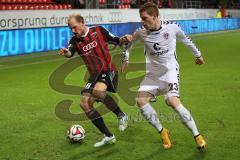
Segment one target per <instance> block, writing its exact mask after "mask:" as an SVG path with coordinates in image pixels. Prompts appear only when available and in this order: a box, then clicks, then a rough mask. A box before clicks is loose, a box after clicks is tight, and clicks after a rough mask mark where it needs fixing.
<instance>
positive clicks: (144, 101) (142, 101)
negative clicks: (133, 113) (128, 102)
mask: <svg viewBox="0 0 240 160" xmlns="http://www.w3.org/2000/svg"><path fill="white" fill-rule="evenodd" d="M136 102H137V105H138V107H142V106H144V105H145V104H147V103H148V102H149V101H148V99H147V98H139V97H138V98H136Z"/></svg>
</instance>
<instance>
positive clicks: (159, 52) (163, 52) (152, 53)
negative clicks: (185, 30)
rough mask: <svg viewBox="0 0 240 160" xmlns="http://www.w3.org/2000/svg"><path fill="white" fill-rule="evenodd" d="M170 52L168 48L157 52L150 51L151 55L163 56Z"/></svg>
mask: <svg viewBox="0 0 240 160" xmlns="http://www.w3.org/2000/svg"><path fill="white" fill-rule="evenodd" d="M166 53H168V49H167V50H161V51H157V52H150V55H154V56H162V55H164V54H166Z"/></svg>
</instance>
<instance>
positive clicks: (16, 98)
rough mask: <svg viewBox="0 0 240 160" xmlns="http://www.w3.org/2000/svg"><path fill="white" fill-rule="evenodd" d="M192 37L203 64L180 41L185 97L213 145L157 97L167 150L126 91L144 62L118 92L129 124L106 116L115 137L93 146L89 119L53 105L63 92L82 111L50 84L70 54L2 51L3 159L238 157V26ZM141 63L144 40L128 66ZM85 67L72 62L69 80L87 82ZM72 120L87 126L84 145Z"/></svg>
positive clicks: (75, 108)
mask: <svg viewBox="0 0 240 160" xmlns="http://www.w3.org/2000/svg"><path fill="white" fill-rule="evenodd" d="M192 37H193V40H194V42H195V43H196V45H197V46H198V48H199V49H200V50H201V52H202V54H203V56H204V58H205V61H206V64H205V65H203V66H197V65H195V64H194V58H193V56H192V54H191V52H190V51H189V50H188V49H187V48H186V47H185V46H184V45H183V44H181V43H178V47H177V54H178V60H179V63H180V67H181V69H180V72H181V80H180V90H181V100H182V102H183V104H184V105H185V106H186V107H187V108H188V109H189V110H190V111H191V113H192V114H193V117H194V118H195V121H196V123H197V126H198V128H199V130H200V133H201V134H203V135H204V137H205V138H206V141H207V143H208V147H207V149H206V150H205V151H204V152H199V151H198V150H197V149H196V146H195V142H194V139H193V137H192V135H191V133H190V132H189V131H188V130H187V129H186V128H185V127H184V126H183V125H182V124H181V122H180V121H179V118H178V117H177V115H176V114H175V112H174V111H173V110H172V109H171V108H169V107H168V106H167V105H166V104H165V103H164V99H163V97H162V96H159V97H158V98H157V99H158V101H157V102H156V103H152V105H153V106H154V108H155V109H156V110H157V111H158V113H159V114H160V119H161V121H162V124H163V125H164V126H165V127H166V128H168V129H169V130H170V132H171V139H172V141H173V144H174V145H173V148H172V149H170V150H164V149H163V147H162V145H161V139H160V136H159V134H158V133H157V132H156V131H155V129H154V128H153V127H152V126H150V125H149V124H148V123H147V122H146V121H144V120H143V119H142V117H141V116H140V115H139V112H138V109H137V107H136V105H132V103H133V102H134V96H135V95H134V94H135V92H134V94H133V93H131V95H130V91H129V90H131V91H136V89H137V87H138V85H139V83H135V82H131V81H130V80H131V78H137V77H138V76H143V73H144V72H143V71H144V69H143V70H138V71H137V70H136V69H134V70H135V71H136V72H131V73H130V72H129V73H128V74H126V75H123V74H121V75H120V87H119V93H121V95H120V96H117V97H118V100H119V105H120V106H121V108H122V109H123V111H124V112H126V113H127V114H128V115H129V117H130V121H129V128H128V129H127V130H126V131H125V132H119V131H118V129H117V119H116V117H115V115H114V114H112V113H108V114H105V115H104V116H103V117H104V120H105V122H106V124H107V126H108V127H109V129H110V130H111V131H112V132H113V133H114V134H115V136H116V138H117V142H116V144H114V145H109V146H106V147H102V148H94V147H93V144H94V143H95V142H96V141H98V140H100V139H101V138H102V135H101V134H100V132H99V131H98V130H97V129H96V128H95V127H94V126H93V125H92V123H91V122H89V121H84V122H80V121H64V120H62V119H60V118H58V117H57V116H56V114H55V107H56V104H57V103H58V102H60V101H62V100H65V99H70V100H73V104H72V106H71V112H72V113H73V114H77V113H82V110H81V109H80V107H79V96H77V95H68V94H63V93H59V92H57V91H55V90H53V89H52V88H51V87H50V85H49V77H50V76H51V74H52V73H53V71H54V70H56V69H57V68H58V67H59V66H60V65H62V64H64V63H65V62H66V61H68V59H66V58H63V57H61V56H59V55H57V51H51V52H46V53H39V54H29V55H21V56H14V57H3V58H0V76H1V79H0V91H1V98H0V159H1V160H78V159H79V160H91V159H106V160H120V159H129V160H133V159H139V160H150V159H151V160H152V159H153V160H155V159H156V160H170V159H171V160H203V159H204V160H213V159H217V160H223V159H224V160H235V159H239V149H238V148H239V147H240V145H239V144H240V134H239V133H240V127H239V126H240V121H239V115H240V109H239V104H240V98H239V95H240V63H239V60H240V54H239V53H240V52H239V51H240V43H239V42H240V30H236V31H230V32H220V33H213V34H200V35H194V36H192ZM118 53H119V51H118V50H116V51H114V53H113V55H114V56H116V57H115V59H114V60H115V61H116V60H118V61H120V57H119V55H118ZM137 62H144V55H143V45H142V44H137V45H136V46H135V47H134V48H133V52H132V54H131V58H130V66H129V70H131V67H132V65H133V64H134V63H137ZM116 63H119V62H116ZM118 67H119V66H118ZM142 68H144V65H143V67H142ZM83 72H85V68H83V67H82V68H77V69H75V70H74V71H73V72H71V74H70V75H69V76H68V77H67V78H66V80H65V83H66V84H71V85H74V86H82V87H83V86H84V84H85V82H84V80H83ZM125 77H126V78H125ZM133 84H134V85H133ZM129 85H130V87H131V88H129ZM126 86H128V87H126ZM129 95H130V96H129ZM121 97H123V98H121ZM72 124H80V125H82V126H83V127H84V128H85V130H86V132H87V133H86V138H85V140H84V142H83V143H82V144H70V143H69V142H68V140H67V139H66V130H67V128H68V127H69V126H70V125H72Z"/></svg>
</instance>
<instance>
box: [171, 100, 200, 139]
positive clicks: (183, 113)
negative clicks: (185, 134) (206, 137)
mask: <svg viewBox="0 0 240 160" xmlns="http://www.w3.org/2000/svg"><path fill="white" fill-rule="evenodd" d="M175 110H176V112H177V113H178V114H179V116H180V117H181V119H182V121H183V123H184V124H185V125H186V126H187V128H188V129H189V130H190V131H192V133H193V136H197V135H199V132H198V129H197V126H196V124H195V122H194V119H193V117H192V115H191V113H190V112H189V111H188V110H187V109H186V108H185V107H184V106H183V105H182V104H180V105H179V106H177V107H176V108H175Z"/></svg>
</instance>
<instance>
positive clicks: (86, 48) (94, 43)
mask: <svg viewBox="0 0 240 160" xmlns="http://www.w3.org/2000/svg"><path fill="white" fill-rule="evenodd" d="M96 46H97V42H96V41H93V42H91V43H88V44H87V45H85V46H83V48H82V49H83V51H85V52H87V51H89V50H90V49H93V48H94V47H96Z"/></svg>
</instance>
